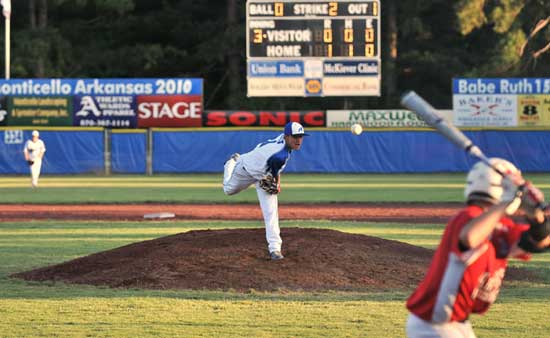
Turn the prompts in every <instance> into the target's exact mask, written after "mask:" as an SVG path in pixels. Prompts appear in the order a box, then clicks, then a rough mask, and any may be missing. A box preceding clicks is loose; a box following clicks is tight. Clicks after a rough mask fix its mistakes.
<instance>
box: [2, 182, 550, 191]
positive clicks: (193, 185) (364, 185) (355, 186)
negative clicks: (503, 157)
mask: <svg viewBox="0 0 550 338" xmlns="http://www.w3.org/2000/svg"><path fill="white" fill-rule="evenodd" d="M28 186H29V183H28V182H14V183H10V182H8V183H4V182H1V183H0V188H25V187H28ZM221 186H222V184H221V182H219V183H207V182H196V183H192V182H166V183H162V182H116V181H112V182H97V181H95V182H62V181H58V182H51V181H45V182H40V187H42V188H79V187H86V188H110V187H122V188H219V187H221ZM463 187H464V185H463V184H456V183H386V182H384V183H360V182H357V183H322V182H319V183H285V184H284V188H285V189H292V188H329V189H330V188H349V189H363V188H451V189H462V188H463ZM541 187H542V186H541ZM548 187H550V185H548ZM543 188H544V187H543Z"/></svg>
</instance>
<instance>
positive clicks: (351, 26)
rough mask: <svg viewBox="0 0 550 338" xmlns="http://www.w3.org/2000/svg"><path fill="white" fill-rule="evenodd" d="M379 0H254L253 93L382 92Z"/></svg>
mask: <svg viewBox="0 0 550 338" xmlns="http://www.w3.org/2000/svg"><path fill="white" fill-rule="evenodd" d="M379 27H380V3H379V2H378V1H326V2H325V1H315V2H314V1H309V2H307V1H306V2H295V1H292V2H290V1H263V0H256V1H249V2H248V3H247V62H248V72H247V74H248V95H249V96H363V95H366V96H379V95H380V43H379V41H380V28H379Z"/></svg>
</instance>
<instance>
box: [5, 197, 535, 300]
mask: <svg viewBox="0 0 550 338" xmlns="http://www.w3.org/2000/svg"><path fill="white" fill-rule="evenodd" d="M459 207H460V205H458V204H452V205H451V204H443V205H434V204H429V205H420V204H418V205H404V206H403V205H401V206H395V205H390V204H328V205H292V206H289V205H282V206H281V207H280V215H281V219H330V220H360V221H386V222H387V221H393V222H396V221H398V222H401V223H417V222H425V223H441V224H444V223H446V221H447V220H448V218H449V217H450V216H451V215H452V214H454V213H455V212H456V211H457V210H458V208H459ZM0 210H3V211H4V212H3V213H2V217H1V220H3V221H6V220H8V219H9V220H12V221H13V220H15V219H19V218H22V217H23V216H25V217H26V218H25V219H29V218H30V219H103V220H105V219H107V220H115V219H116V220H126V219H128V220H133V219H136V220H137V219H140V220H143V214H144V213H149V212H163V211H169V212H174V213H176V219H180V220H181V219H231V220H239V219H241V220H250V219H256V220H258V221H260V222H261V212H260V211H259V207H258V206H257V205H78V206H69V205H63V206H59V205H24V206H18V205H3V206H0ZM23 210H24V211H25V212H24V213H23ZM167 222H170V221H167ZM281 236H282V238H283V254H284V255H285V259H283V260H281V261H271V260H269V257H268V254H267V251H266V249H265V248H266V241H265V231H264V229H263V228H257V229H223V230H199V231H189V232H185V233H180V234H176V235H172V236H167V237H162V238H158V239H154V240H150V241H144V242H139V243H133V244H130V245H127V246H123V247H120V248H116V249H113V250H109V251H104V252H99V253H96V254H92V255H89V256H86V257H81V258H78V259H75V260H72V261H68V262H65V263H62V264H58V265H54V266H50V267H44V268H39V269H36V270H32V271H28V272H22V273H18V274H15V275H13V276H12V277H17V278H23V279H25V280H33V281H62V282H67V283H76V284H91V285H101V286H109V287H115V288H119V287H122V288H148V289H199V290H206V289H208V290H235V291H239V292H247V291H250V290H258V291H277V290H294V291H300V290H305V291H329V290H342V291H382V290H388V289H394V290H395V289H402V290H404V289H407V290H408V289H411V288H412V287H413V286H415V285H416V284H417V283H418V282H419V281H420V279H421V278H422V277H423V276H424V274H425V272H426V270H427V268H428V265H429V262H430V259H431V256H432V255H433V251H432V250H428V249H425V248H421V247H416V246H413V245H409V244H406V243H402V242H397V241H390V240H385V239H381V238H378V237H371V236H366V235H357V234H349V233H344V232H340V231H335V230H327V229H309V228H308V229H305V228H285V227H283V228H282V229H281ZM506 278H507V279H515V280H517V279H522V280H536V279H537V276H536V275H534V273H531V272H530V271H528V270H524V269H509V270H508V272H507V277H506Z"/></svg>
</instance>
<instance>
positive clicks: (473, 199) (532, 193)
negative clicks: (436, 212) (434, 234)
mask: <svg viewBox="0 0 550 338" xmlns="http://www.w3.org/2000/svg"><path fill="white" fill-rule="evenodd" d="M489 161H490V163H491V164H492V165H494V166H495V167H496V168H498V170H499V171H501V172H503V173H505V174H506V178H503V177H502V176H501V175H499V174H498V173H497V172H496V171H495V170H493V169H491V168H490V167H489V166H487V165H486V164H485V163H483V162H479V163H477V164H476V165H474V166H473V167H472V169H471V170H470V172H469V173H468V177H467V184H466V188H465V191H464V195H465V197H466V206H465V207H464V208H463V209H462V210H461V211H460V212H459V213H458V214H457V215H456V216H455V217H454V218H453V219H451V221H449V223H448V224H447V226H446V228H445V231H444V233H443V236H442V239H441V242H440V244H439V247H438V248H437V250H436V252H435V254H434V256H433V258H432V262H431V264H430V267H429V269H428V272H427V274H426V276H425V277H424V280H423V281H422V282H421V283H420V284H419V285H418V287H417V289H416V290H415V291H414V292H413V294H412V295H411V296H410V297H409V299H408V301H407V308H408V310H409V312H410V314H409V318H408V321H407V326H406V331H407V336H408V337H410V338H414V337H424V338H426V337H464V338H466V337H467V338H474V337H475V334H474V331H473V329H472V326H471V324H470V322H469V320H468V319H469V316H470V314H472V313H478V314H482V313H484V312H486V311H487V310H488V309H489V307H490V306H491V304H493V302H494V301H495V300H496V298H497V296H498V294H499V291H500V287H501V284H502V280H503V278H504V273H505V271H506V267H507V263H508V259H509V258H516V259H522V260H529V259H530V257H531V253H537V252H542V251H545V250H547V249H548V246H549V243H550V237H549V234H550V222H549V221H548V220H547V219H546V217H545V215H544V212H543V211H542V210H541V208H540V205H541V203H542V202H543V200H544V196H543V194H542V192H541V191H540V190H538V189H537V188H536V187H534V186H533V185H532V184H531V183H529V182H526V181H525V180H524V179H523V178H522V176H521V172H520V171H519V170H518V169H517V168H516V167H515V166H514V165H513V164H512V163H510V162H508V161H506V160H503V159H499V158H492V159H490V160H489ZM518 208H520V209H522V210H523V211H524V213H525V216H526V219H525V220H526V222H525V223H518V222H516V221H514V220H512V219H511V218H510V216H511V215H513V214H514V213H515V211H516V210H518Z"/></svg>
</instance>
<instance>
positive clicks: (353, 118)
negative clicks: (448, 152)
mask: <svg viewBox="0 0 550 338" xmlns="http://www.w3.org/2000/svg"><path fill="white" fill-rule="evenodd" d="M439 113H440V114H441V115H442V116H443V117H444V118H445V119H448V120H452V118H451V113H452V111H450V110H440V111H439ZM355 123H359V124H360V125H362V126H363V127H364V128H381V127H387V128H428V125H427V124H426V123H425V122H424V121H423V120H421V119H420V118H419V117H418V116H417V115H416V114H415V113H414V112H412V111H410V110H374V109H369V110H328V111H327V127H328V128H349V127H351V125H353V124H355Z"/></svg>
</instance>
